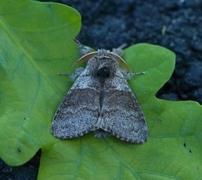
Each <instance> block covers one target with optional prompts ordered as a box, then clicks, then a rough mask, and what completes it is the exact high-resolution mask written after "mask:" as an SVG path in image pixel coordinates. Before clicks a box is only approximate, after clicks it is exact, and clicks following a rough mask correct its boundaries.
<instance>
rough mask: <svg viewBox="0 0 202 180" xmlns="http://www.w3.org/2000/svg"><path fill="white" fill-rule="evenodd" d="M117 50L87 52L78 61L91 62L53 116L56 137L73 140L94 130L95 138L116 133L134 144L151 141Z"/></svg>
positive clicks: (126, 68) (81, 70)
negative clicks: (148, 139) (148, 138)
mask: <svg viewBox="0 0 202 180" xmlns="http://www.w3.org/2000/svg"><path fill="white" fill-rule="evenodd" d="M117 52H118V51H116V50H115V51H112V52H110V51H108V50H104V49H101V50H98V51H96V52H88V51H85V53H86V54H84V55H83V56H82V57H81V58H80V59H79V60H77V61H76V63H78V62H80V61H83V60H87V65H86V68H79V69H76V71H75V73H74V74H73V75H72V77H74V79H75V82H74V84H73V85H72V87H71V88H70V90H69V91H68V92H67V94H66V96H65V97H64V99H63V101H62V102H61V104H60V105H59V107H58V109H57V111H56V113H55V115H54V117H53V121H52V126H51V133H52V135H53V136H54V137H56V138H60V139H70V138H76V137H79V136H83V135H84V134H87V133H88V132H90V131H94V135H95V137H103V136H105V135H106V134H112V135H113V136H115V137H117V138H118V139H120V140H123V141H126V142H130V143H144V142H145V141H146V140H147V137H148V129H147V124H146V120H145V117H144V114H143V111H142V109H141V107H140V105H139V103H138V101H137V99H136V97H135V95H134V94H133V92H132V90H131V88H130V87H129V85H128V83H127V80H128V79H129V78H130V77H131V73H130V72H128V70H129V68H128V66H127V64H126V63H125V61H124V60H123V59H122V58H121V56H120V54H121V53H117ZM137 74H138V73H137Z"/></svg>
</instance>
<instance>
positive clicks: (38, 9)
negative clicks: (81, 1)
mask: <svg viewBox="0 0 202 180" xmlns="http://www.w3.org/2000/svg"><path fill="white" fill-rule="evenodd" d="M80 19H81V17H80V14H79V13H78V12H77V11H75V10H74V9H72V8H70V7H68V6H63V5H60V4H54V3H40V2H35V1H29V0H21V1H20V0H18V1H13V0H1V6H0V46H1V53H0V77H1V82H0V104H1V105H0V106H1V111H0V128H1V130H0V147H1V148H0V157H1V158H2V159H3V160H5V161H6V162H7V163H8V164H10V165H20V164H23V163H25V162H26V161H28V160H29V159H30V158H31V157H32V156H33V155H34V154H35V153H36V151H37V150H38V149H39V148H41V147H43V146H44V145H47V144H49V142H51V139H53V138H52V137H51V136H50V124H51V118H52V116H53V114H54V110H55V108H56V107H57V105H58V103H59V102H60V101H61V97H63V96H64V94H65V93H66V87H67V86H68V85H69V86H70V84H71V82H70V81H69V82H68V81H67V80H66V79H65V78H64V77H60V76H58V73H59V72H70V71H72V70H70V69H71V64H73V62H74V61H75V60H76V59H77V58H78V57H79V53H78V50H77V44H76V43H74V40H73V39H74V38H75V36H76V35H77V34H78V32H79V29H80V24H81V22H80Z"/></svg>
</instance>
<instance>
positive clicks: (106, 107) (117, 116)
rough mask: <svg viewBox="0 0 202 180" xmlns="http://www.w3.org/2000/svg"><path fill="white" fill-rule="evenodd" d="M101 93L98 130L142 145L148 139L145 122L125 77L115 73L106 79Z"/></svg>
mask: <svg viewBox="0 0 202 180" xmlns="http://www.w3.org/2000/svg"><path fill="white" fill-rule="evenodd" d="M117 71H119V70H117ZM117 71H116V72H117ZM120 72H121V71H120ZM109 87H110V88H109ZM103 92H104V93H103V106H102V114H101V116H102V122H100V126H101V127H100V128H101V129H103V130H105V131H107V132H110V133H111V134H113V135H114V136H116V137H117V138H119V139H121V140H124V141H127V142H131V143H144V142H145V141H146V140H147V137H148V130H147V125H146V120H145V117H144V114H143V112H142V109H141V107H140V105H139V103H138V101H137V99H136V97H135V95H134V94H133V92H132V91H131V89H130V87H129V86H128V83H127V81H126V78H125V76H124V75H122V76H120V73H119V74H118V73H116V74H115V76H114V77H113V78H111V79H106V80H105V85H104V90H103ZM98 126H99V125H98ZM95 133H96V132H95Z"/></svg>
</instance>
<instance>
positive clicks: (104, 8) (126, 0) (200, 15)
mask: <svg viewBox="0 0 202 180" xmlns="http://www.w3.org/2000/svg"><path fill="white" fill-rule="evenodd" d="M52 2H59V3H63V4H67V5H69V6H71V7H74V8H75V9H77V10H78V11H79V12H80V13H81V15H82V24H83V25H82V29H81V32H80V34H79V36H78V37H77V39H78V40H79V41H80V42H81V43H82V44H85V45H88V46H90V47H93V48H95V49H99V48H104V49H112V48H114V47H118V46H120V45H122V44H124V43H127V45H128V46H130V45H133V44H136V43H141V42H146V43H151V44H156V45H161V46H164V47H166V48H168V49H170V50H172V51H173V52H175V53H176V67H175V71H174V73H173V75H172V77H171V79H170V80H169V81H168V82H167V83H166V84H165V85H164V87H163V88H162V89H161V90H160V91H159V92H158V94H157V97H159V98H162V99H168V100H174V101H177V100H195V101H198V102H199V103H200V104H202V0H169V1H165V0H157V1H154V0H144V1H142V0H116V1H114V0H107V1H106V0H97V1H93V0H88V1H87V0H86V1H84V0H61V1H59V0H58V1H52ZM39 160H40V152H38V153H37V154H36V156H35V157H33V159H32V160H30V161H29V162H28V163H26V164H25V165H23V166H19V167H10V166H8V165H6V164H5V163H4V162H3V161H0V180H35V179H36V178H37V172H38V167H39Z"/></svg>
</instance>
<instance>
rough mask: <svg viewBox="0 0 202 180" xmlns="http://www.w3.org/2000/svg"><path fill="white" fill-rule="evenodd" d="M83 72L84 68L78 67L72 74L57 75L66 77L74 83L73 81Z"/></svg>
mask: <svg viewBox="0 0 202 180" xmlns="http://www.w3.org/2000/svg"><path fill="white" fill-rule="evenodd" d="M83 71H84V68H83V67H79V68H76V69H75V71H74V72H73V73H58V75H60V76H67V77H69V78H70V79H71V80H72V81H75V80H76V79H77V78H78V77H79V76H80V74H81V73H82V72H83Z"/></svg>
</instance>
